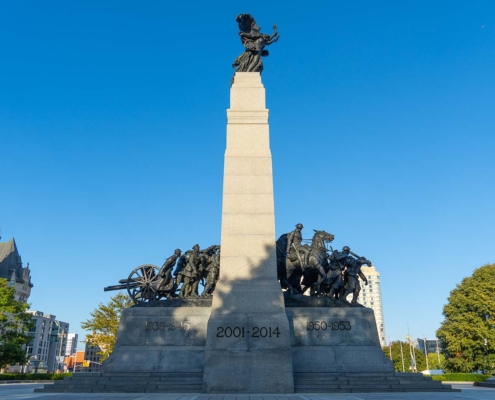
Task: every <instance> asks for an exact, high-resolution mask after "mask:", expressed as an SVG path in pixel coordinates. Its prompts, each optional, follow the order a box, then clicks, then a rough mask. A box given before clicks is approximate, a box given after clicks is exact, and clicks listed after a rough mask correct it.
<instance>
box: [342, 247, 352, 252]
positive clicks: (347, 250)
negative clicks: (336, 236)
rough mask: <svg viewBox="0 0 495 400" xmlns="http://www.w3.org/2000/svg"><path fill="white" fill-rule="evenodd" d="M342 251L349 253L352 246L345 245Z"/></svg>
mask: <svg viewBox="0 0 495 400" xmlns="http://www.w3.org/2000/svg"><path fill="white" fill-rule="evenodd" d="M342 251H345V252H347V253H349V252H350V251H351V248H350V247H349V246H344V247H342Z"/></svg>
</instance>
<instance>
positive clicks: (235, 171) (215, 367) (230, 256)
mask: <svg viewBox="0 0 495 400" xmlns="http://www.w3.org/2000/svg"><path fill="white" fill-rule="evenodd" d="M236 21H237V22H238V24H239V31H240V32H239V36H240V37H241V42H242V44H243V46H244V47H245V51H244V53H242V54H241V55H240V56H239V57H237V58H236V59H235V61H234V64H233V67H235V68H236V72H235V75H234V78H233V80H232V82H231V83H232V85H231V89H230V109H229V110H227V119H228V124H227V145H226V151H225V164H224V182H223V204H222V231H221V246H215V245H214V246H210V247H209V248H207V249H206V250H204V251H203V252H201V251H200V248H199V245H195V246H194V247H193V250H192V251H189V252H186V253H185V254H184V255H181V251H180V250H179V249H177V250H176V251H175V253H174V255H173V256H171V257H169V258H168V259H167V260H166V261H165V263H164V264H163V266H162V268H158V267H157V266H156V265H152V264H143V265H141V266H139V267H137V268H136V269H134V270H133V271H132V272H131V274H130V275H129V277H128V278H126V279H122V280H121V281H119V283H120V285H115V286H112V287H109V288H107V289H109V290H119V289H123V288H127V290H128V292H129V294H130V296H131V298H132V299H133V300H134V301H135V303H136V305H135V306H134V307H131V308H128V309H126V310H124V311H123V312H122V316H121V321H120V325H119V331H118V335H117V342H116V344H115V348H114V351H113V353H112V354H111V355H110V357H109V358H108V359H107V360H106V361H104V362H103V365H102V372H101V373H77V374H74V376H73V377H71V378H68V379H64V380H63V381H55V383H54V384H52V385H46V386H45V388H44V389H35V391H36V392H40V391H44V392H120V393H124V392H129V393H130V392H134V393H137V392H139V393H152V392H160V393H166V392H181V393H200V392H206V393H275V394H276V393H279V394H280V393H294V392H362V391H366V392H370V391H377V392H380V391H389V392H390V391H397V392H403V391H445V390H452V389H451V387H450V386H448V385H442V384H441V382H433V381H431V378H425V377H423V375H422V374H411V373H405V374H404V373H395V372H394V366H393V363H392V362H391V361H390V360H389V359H388V358H387V357H386V356H385V355H384V353H383V351H382V350H381V348H380V343H379V339H378V332H377V328H376V323H375V317H374V313H373V310H371V309H369V308H366V307H362V306H359V305H357V304H355V303H354V304H353V303H352V302H351V303H347V302H346V301H344V300H345V296H344V300H342V299H337V298H336V297H332V296H334V295H335V296H337V289H339V290H341V289H342V285H340V286H339V285H336V283H335V282H336V281H337V280H339V279H343V278H342V277H343V275H344V270H345V272H347V273H348V275H350V277H348V289H346V291H343V292H341V293H342V295H345V294H346V293H348V292H349V290H350V289H349V287H350V286H352V287H353V288H354V289H353V290H354V293H356V292H355V290H357V289H356V288H357V287H358V285H359V282H358V277H357V276H358V275H359V271H360V267H361V265H363V264H366V263H368V264H370V262H369V261H368V260H366V259H365V258H364V257H356V258H349V259H345V257H347V256H348V255H349V254H351V255H352V254H353V253H351V252H350V249H349V248H347V250H348V251H347V250H346V249H345V248H344V250H345V251H344V253H345V254H343V253H342V252H341V253H339V252H337V253H335V252H333V254H332V255H331V256H329V255H328V254H327V248H326V246H325V243H326V242H327V243H328V242H331V241H332V240H333V239H334V236H333V235H332V234H329V233H327V232H325V231H317V230H315V234H314V236H313V240H312V243H311V246H307V245H306V244H304V245H303V244H302V235H301V229H302V228H303V226H302V224H298V225H297V226H296V231H295V232H294V233H293V234H292V235H291V234H289V235H282V237H281V238H280V239H279V241H277V242H276V241H275V212H274V197H273V174H272V157H271V152H270V138H269V127H268V110H267V109H266V106H265V89H264V87H263V84H262V83H261V76H260V74H261V71H262V70H263V63H262V57H266V56H268V51H267V50H265V47H266V46H268V45H270V44H272V43H274V42H276V41H277V40H278V38H279V36H278V33H277V29H276V27H275V26H274V32H273V34H272V35H266V34H263V33H261V32H260V28H259V26H258V25H256V22H255V20H254V18H253V17H252V16H251V15H249V14H240V15H239V16H237V19H236ZM277 245H278V247H277ZM220 248H221V253H218V252H217V251H220ZM354 255H355V254H354ZM341 256H342V257H344V258H342V259H341ZM179 257H180V258H179ZM177 260H178V264H180V265H181V266H180V268H181V269H180V272H178V274H177V275H176V278H172V272H171V269H172V267H173V266H174V265H175V263H176V261H177ZM345 260H347V261H345ZM344 261H345V263H347V262H348V265H347V266H344V267H342V266H343V265H344V264H342V262H344ZM208 263H210V265H209V266H207V267H205V264H208ZM178 268H179V265H178ZM201 270H202V271H203V272H204V271H208V273H209V274H211V275H208V279H207V290H206V289H205V290H204V292H203V294H202V295H201V297H200V296H199V295H198V293H197V285H198V283H199V278H200V274H201V273H202V272H201ZM176 272H177V270H176ZM218 272H219V278H218V281H217V277H218ZM174 274H175V272H174ZM279 281H280V283H279ZM179 282H180V283H181V284H182V285H183V286H182V288H181V291H180V294H179V297H177V294H176V290H177V289H178V286H179ZM302 282H306V283H305V285H309V286H306V289H307V288H309V287H311V293H312V296H311V297H308V296H303V295H301V294H298V293H299V292H301V291H304V290H301V285H302ZM307 282H310V283H309V284H308V283H307ZM349 282H353V284H352V285H351V284H350V283H349ZM281 285H282V287H284V288H285V289H287V291H286V292H282V290H281ZM325 285H326V286H325ZM322 288H323V289H322ZM212 294H213V295H212ZM354 297H356V296H354ZM162 298H166V299H167V300H160V299H162Z"/></svg>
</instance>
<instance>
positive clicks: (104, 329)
mask: <svg viewBox="0 0 495 400" xmlns="http://www.w3.org/2000/svg"><path fill="white" fill-rule="evenodd" d="M132 304H133V302H132V300H131V298H130V297H129V296H127V295H124V294H122V293H118V294H116V295H115V296H112V297H111V298H110V301H109V302H108V304H103V303H100V304H98V307H97V308H96V309H95V310H94V311H93V312H91V313H90V314H89V315H90V316H91V318H89V319H87V320H86V321H84V322H82V323H81V327H82V328H83V329H85V330H87V331H90V332H92V333H91V334H89V335H87V336H86V340H87V341H88V343H90V344H92V345H95V346H99V347H100V349H101V351H100V352H98V353H97V354H98V355H99V356H100V359H101V361H104V360H106V359H107V358H108V356H109V355H110V354H112V352H113V349H114V347H115V341H116V340H117V331H118V329H119V322H120V316H121V314H122V311H123V310H124V309H126V308H128V307H130V306H132Z"/></svg>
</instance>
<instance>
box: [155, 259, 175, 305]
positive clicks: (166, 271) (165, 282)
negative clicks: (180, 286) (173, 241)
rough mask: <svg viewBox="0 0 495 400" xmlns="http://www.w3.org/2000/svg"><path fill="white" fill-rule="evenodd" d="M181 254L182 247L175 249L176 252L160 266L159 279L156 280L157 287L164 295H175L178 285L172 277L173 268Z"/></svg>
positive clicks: (168, 296)
mask: <svg viewBox="0 0 495 400" xmlns="http://www.w3.org/2000/svg"><path fill="white" fill-rule="evenodd" d="M180 256H181V251H180V249H175V252H174V254H172V255H171V256H170V257H169V258H167V259H166V260H165V262H164V263H163V265H162V267H161V268H160V272H159V273H158V279H157V280H156V282H155V289H156V290H157V291H158V292H159V294H160V295H161V296H162V297H166V298H172V297H175V291H176V289H177V286H176V284H175V281H174V279H173V278H172V269H173V268H174V266H175V263H176V261H177V259H178V258H179V257H180Z"/></svg>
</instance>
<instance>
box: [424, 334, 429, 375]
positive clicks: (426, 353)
mask: <svg viewBox="0 0 495 400" xmlns="http://www.w3.org/2000/svg"><path fill="white" fill-rule="evenodd" d="M423 341H424V342H425V357H426V369H427V370H428V371H429V370H430V366H429V364H428V349H427V348H426V336H425V334H424V333H423Z"/></svg>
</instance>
